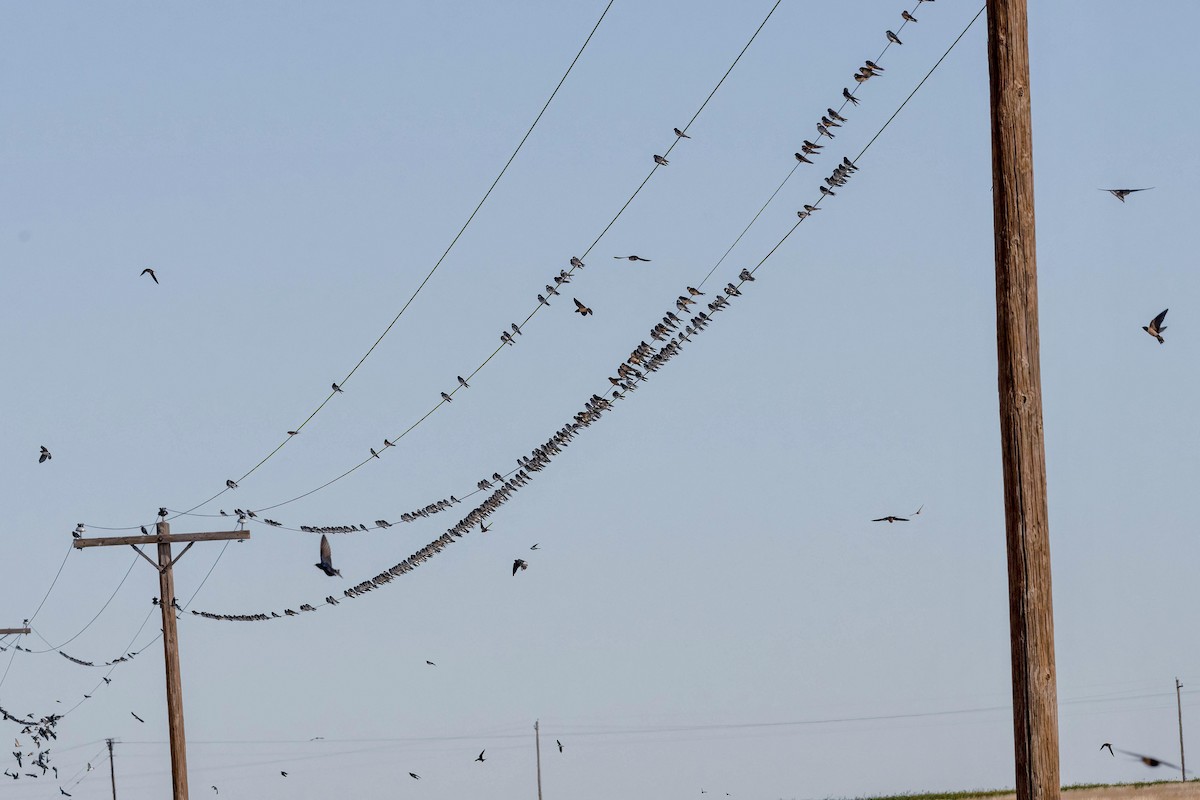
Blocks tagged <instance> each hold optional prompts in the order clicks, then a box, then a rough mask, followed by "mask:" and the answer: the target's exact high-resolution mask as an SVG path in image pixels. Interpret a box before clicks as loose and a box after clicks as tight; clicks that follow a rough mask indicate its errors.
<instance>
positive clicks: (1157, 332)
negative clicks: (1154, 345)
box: [1142, 308, 1170, 344]
mask: <svg viewBox="0 0 1200 800" xmlns="http://www.w3.org/2000/svg"><path fill="white" fill-rule="evenodd" d="M1169 310H1170V309H1167V308H1164V309H1163V310H1162V313H1161V314H1159V315H1158V316H1157V317H1155V318H1154V319H1152V320H1150V324H1149V325H1143V326H1142V330H1144V331H1145V332H1146V333H1148V334H1150V335H1151V336H1153V337H1154V338H1155V339H1158V343H1159V344H1162V343H1163V342H1165V341H1166V340H1165V339H1163V337H1162V332H1163V331H1165V330H1166V329H1167V326H1166V325H1163V320H1164V319H1166V318H1167V312H1168V311H1169Z"/></svg>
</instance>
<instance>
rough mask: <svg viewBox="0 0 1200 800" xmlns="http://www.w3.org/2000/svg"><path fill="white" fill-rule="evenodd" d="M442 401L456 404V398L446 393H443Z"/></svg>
mask: <svg viewBox="0 0 1200 800" xmlns="http://www.w3.org/2000/svg"><path fill="white" fill-rule="evenodd" d="M442 399H443V400H445V401H446V402H447V403H453V402H454V398H453V397H451V396H450V395H448V394H446V393H445V392H442Z"/></svg>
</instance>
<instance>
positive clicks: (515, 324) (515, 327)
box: [511, 322, 521, 336]
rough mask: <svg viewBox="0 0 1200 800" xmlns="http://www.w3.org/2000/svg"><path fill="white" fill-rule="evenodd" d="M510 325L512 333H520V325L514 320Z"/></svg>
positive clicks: (518, 334)
mask: <svg viewBox="0 0 1200 800" xmlns="http://www.w3.org/2000/svg"><path fill="white" fill-rule="evenodd" d="M511 327H512V332H513V333H515V334H516V335H517V336H520V335H521V327H520V326H519V325H517V323H515V322H514V323H513V324H512V326H511Z"/></svg>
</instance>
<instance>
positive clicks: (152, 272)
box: [138, 267, 158, 283]
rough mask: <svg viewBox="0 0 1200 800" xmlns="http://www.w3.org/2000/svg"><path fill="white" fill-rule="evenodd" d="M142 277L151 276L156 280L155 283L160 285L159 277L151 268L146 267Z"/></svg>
mask: <svg viewBox="0 0 1200 800" xmlns="http://www.w3.org/2000/svg"><path fill="white" fill-rule="evenodd" d="M142 275H149V276H150V277H151V278H153V279H154V282H155V283H158V276H157V275H155V274H154V270H152V269H151V268H150V267H146V268H145V269H144V270H142ZM138 277H139V278H140V277H141V275H139V276H138Z"/></svg>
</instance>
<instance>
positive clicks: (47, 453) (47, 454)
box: [38, 445, 54, 464]
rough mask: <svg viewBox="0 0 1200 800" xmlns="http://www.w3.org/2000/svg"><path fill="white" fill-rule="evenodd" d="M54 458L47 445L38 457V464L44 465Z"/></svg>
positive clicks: (43, 446)
mask: <svg viewBox="0 0 1200 800" xmlns="http://www.w3.org/2000/svg"><path fill="white" fill-rule="evenodd" d="M52 458H54V456H52V455H50V451H49V450H47V449H46V445H42V452H41V453H40V454H39V455H38V463H39V464H42V463H44V462H46V461H49V460H50V459H52Z"/></svg>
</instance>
